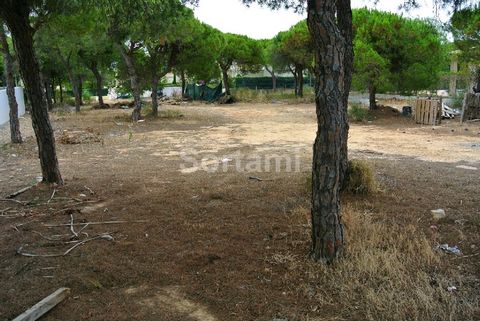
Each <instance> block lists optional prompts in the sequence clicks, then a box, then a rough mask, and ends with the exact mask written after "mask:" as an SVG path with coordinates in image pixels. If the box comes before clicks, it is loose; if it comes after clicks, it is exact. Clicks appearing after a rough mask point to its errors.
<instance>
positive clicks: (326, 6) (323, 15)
mask: <svg viewBox="0 0 480 321" xmlns="http://www.w3.org/2000/svg"><path fill="white" fill-rule="evenodd" d="M344 4H345V5H346V6H347V7H349V5H350V1H348V3H344ZM307 10H308V18H307V21H308V27H309V30H310V33H311V35H312V36H313V43H314V47H315V68H314V73H315V77H316V80H317V81H316V83H315V102H316V113H317V122H318V130H317V137H316V139H315V144H314V147H313V170H312V210H311V215H312V251H311V255H312V258H313V259H314V260H322V261H326V262H332V261H334V260H335V259H336V258H338V257H339V256H340V255H341V254H342V252H343V248H344V236H343V225H342V222H341V210H340V188H341V183H342V182H341V170H342V165H341V163H342V157H344V156H343V153H344V151H343V144H344V143H345V144H346V140H347V137H343V136H344V135H345V133H346V132H347V130H346V126H347V117H346V111H347V107H346V104H345V102H346V100H345V95H348V93H346V92H345V89H346V84H347V82H348V81H347V80H346V78H347V77H349V75H348V73H349V72H350V71H349V70H347V65H346V64H345V61H346V58H347V57H346V56H348V46H349V45H348V43H347V42H348V40H347V39H346V37H344V34H342V31H341V30H340V28H342V25H341V23H340V22H339V20H340V19H341V18H340V17H338V19H337V13H338V11H337V10H338V7H337V1H336V0H309V1H308V8H307ZM347 12H348V10H343V11H341V14H348V13H347ZM350 13H351V11H350ZM342 19H343V18H342ZM347 98H348V96H347Z"/></svg>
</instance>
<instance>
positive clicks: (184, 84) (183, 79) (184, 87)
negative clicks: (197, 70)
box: [180, 70, 187, 98]
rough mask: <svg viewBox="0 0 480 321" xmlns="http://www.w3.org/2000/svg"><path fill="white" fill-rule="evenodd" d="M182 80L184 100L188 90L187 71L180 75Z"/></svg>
mask: <svg viewBox="0 0 480 321" xmlns="http://www.w3.org/2000/svg"><path fill="white" fill-rule="evenodd" d="M180 78H182V79H181V80H182V98H185V94H186V92H185V91H186V90H187V79H186V77H185V71H184V70H182V72H181V73H180Z"/></svg>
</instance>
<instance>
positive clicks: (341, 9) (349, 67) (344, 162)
mask: <svg viewBox="0 0 480 321" xmlns="http://www.w3.org/2000/svg"><path fill="white" fill-rule="evenodd" d="M337 23H338V26H339V28H340V32H341V33H342V36H343V38H344V42H345V46H346V48H345V58H344V68H345V72H344V88H343V104H344V108H345V112H344V113H343V116H344V117H345V119H344V120H343V124H344V127H343V133H342V143H341V145H342V147H341V153H340V155H341V156H340V158H341V159H340V182H341V188H342V189H343V188H344V187H345V186H346V176H347V170H348V144H347V140H348V131H349V128H350V126H349V125H348V96H349V94H350V88H351V86H352V74H353V61H354V52H353V23H352V7H351V0H337Z"/></svg>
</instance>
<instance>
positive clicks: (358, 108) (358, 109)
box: [348, 103, 370, 122]
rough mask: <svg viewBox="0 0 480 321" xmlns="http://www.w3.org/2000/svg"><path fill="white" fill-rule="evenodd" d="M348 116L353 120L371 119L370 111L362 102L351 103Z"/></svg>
mask: <svg viewBox="0 0 480 321" xmlns="http://www.w3.org/2000/svg"><path fill="white" fill-rule="evenodd" d="M348 117H349V118H350V120H351V121H354V122H364V121H367V120H369V118H370V113H369V111H368V109H367V108H365V107H363V106H362V104H358V103H355V104H351V105H350V108H349V109H348Z"/></svg>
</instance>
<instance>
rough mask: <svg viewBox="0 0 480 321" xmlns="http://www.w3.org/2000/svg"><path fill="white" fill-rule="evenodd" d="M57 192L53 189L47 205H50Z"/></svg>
mask: <svg viewBox="0 0 480 321" xmlns="http://www.w3.org/2000/svg"><path fill="white" fill-rule="evenodd" d="M56 192H57V189H56V188H54V189H53V193H52V196H50V199H49V200H48V201H47V204H50V202H51V201H52V199H53V197H54V196H55V193H56Z"/></svg>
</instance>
